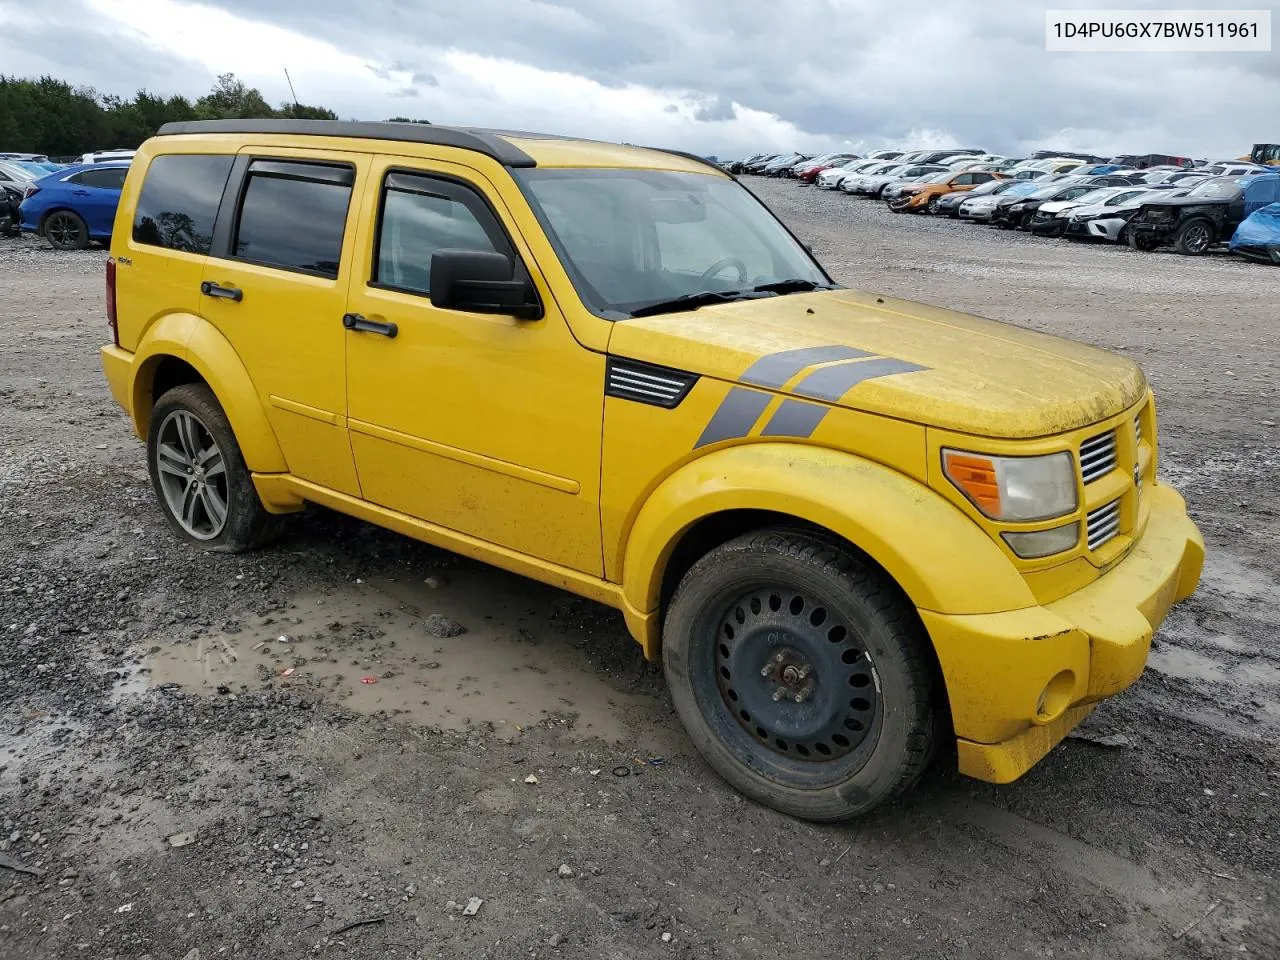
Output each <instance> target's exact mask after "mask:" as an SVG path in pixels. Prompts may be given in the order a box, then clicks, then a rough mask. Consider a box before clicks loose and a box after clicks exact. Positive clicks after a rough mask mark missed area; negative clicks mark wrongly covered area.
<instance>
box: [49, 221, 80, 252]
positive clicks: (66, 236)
mask: <svg viewBox="0 0 1280 960" xmlns="http://www.w3.org/2000/svg"><path fill="white" fill-rule="evenodd" d="M44 232H45V234H46V235H47V236H48V237H49V239H50V240H52V241H53V243H54V245H55V246H58V247H62V248H67V247H74V246H75V245H76V244H77V243H78V242H79V240H80V224H79V223H78V222H77V221H76V219H75V218H74V217H72V216H70V215H68V214H65V213H55V214H54V215H53V216H52V217H50V218H49V222H48V223H46V224H45V227H44Z"/></svg>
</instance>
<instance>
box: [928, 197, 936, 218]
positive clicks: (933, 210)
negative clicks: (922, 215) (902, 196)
mask: <svg viewBox="0 0 1280 960" xmlns="http://www.w3.org/2000/svg"><path fill="white" fill-rule="evenodd" d="M928 210H929V212H930V213H931V214H933V215H934V216H935V217H936V216H937V215H938V198H937V197H930V198H929V207H928Z"/></svg>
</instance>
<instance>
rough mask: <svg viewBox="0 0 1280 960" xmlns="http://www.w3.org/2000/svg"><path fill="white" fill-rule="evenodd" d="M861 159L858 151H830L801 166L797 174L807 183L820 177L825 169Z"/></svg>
mask: <svg viewBox="0 0 1280 960" xmlns="http://www.w3.org/2000/svg"><path fill="white" fill-rule="evenodd" d="M859 159H861V158H860V157H859V156H858V155H857V154H856V153H828V154H826V155H824V156H821V157H814V158H813V159H812V160H810V161H809V163H808V164H806V165H805V166H803V167H801V168H800V170H799V171H798V172H797V173H796V176H797V177H798V178H799V179H801V180H803V181H804V182H805V183H813V181H815V180H817V179H818V174H820V173H821V172H822V171H823V170H830V169H831V168H832V167H838V166H840V165H841V164H843V163H848V162H849V161H850V160H859Z"/></svg>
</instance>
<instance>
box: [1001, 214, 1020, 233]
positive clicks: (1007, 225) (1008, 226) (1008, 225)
mask: <svg viewBox="0 0 1280 960" xmlns="http://www.w3.org/2000/svg"><path fill="white" fill-rule="evenodd" d="M1017 226H1018V225H1017V224H1016V223H1014V222H1013V221H1012V220H1011V219H1009V218H1008V217H1006V218H1005V219H1003V220H1001V221H1000V229H1001V230H1013V229H1015V228H1016V227H1017Z"/></svg>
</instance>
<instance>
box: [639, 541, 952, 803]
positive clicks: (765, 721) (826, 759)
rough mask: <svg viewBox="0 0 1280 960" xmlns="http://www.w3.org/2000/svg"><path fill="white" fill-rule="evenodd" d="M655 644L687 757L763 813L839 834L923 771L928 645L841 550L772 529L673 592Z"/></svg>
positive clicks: (930, 673) (696, 571) (725, 553)
mask: <svg viewBox="0 0 1280 960" xmlns="http://www.w3.org/2000/svg"><path fill="white" fill-rule="evenodd" d="M663 637H664V639H663V663H664V666H665V668H666V675H667V682H668V684H669V685H670V688H671V695H672V699H673V701H674V703H675V706H676V710H677V712H678V713H679V715H680V719H681V721H682V722H683V723H684V725H685V728H686V729H687V730H688V732H689V736H690V737H691V739H692V740H693V742H694V745H695V746H697V748H698V750H699V752H700V753H701V754H702V756H703V757H704V758H705V759H706V760H707V762H708V763H709V764H710V765H711V766H712V767H713V768H714V769H715V770H716V772H717V773H719V774H720V775H721V776H722V777H723V778H724V779H725V780H727V781H728V782H729V783H730V784H731V785H732V786H734V787H735V788H737V789H738V790H740V791H741V792H742V793H744V794H746V795H747V796H749V797H751V798H752V799H754V800H756V801H758V802H760V803H763V804H765V805H766V806H769V807H772V808H774V809H776V810H779V811H781V812H783V813H787V814H790V815H792V816H796V817H800V818H803V819H807V820H818V821H831V820H846V819H849V818H852V817H856V816H859V815H861V814H864V813H866V812H868V811H869V810H871V809H873V808H874V807H876V806H877V805H878V804H880V803H882V802H884V801H886V800H888V799H890V798H892V797H894V796H896V795H898V794H900V793H902V792H903V791H905V790H907V789H909V788H910V787H912V786H913V785H914V784H915V783H916V781H917V780H918V779H919V778H920V776H921V774H922V773H923V772H924V770H925V768H926V767H927V766H928V763H929V760H930V758H931V757H932V754H933V750H934V746H935V741H936V736H935V706H934V690H935V679H934V677H935V667H934V661H933V658H932V653H931V651H930V649H929V645H928V640H927V638H926V637H925V634H924V631H923V628H922V626H921V625H920V622H919V620H918V619H917V616H916V613H915V611H914V610H913V609H912V607H911V606H910V604H909V603H908V602H907V600H906V598H905V597H903V596H902V595H901V593H900V592H899V591H898V589H897V587H896V586H895V585H894V584H893V583H891V582H889V581H887V580H886V578H885V577H884V575H883V574H882V573H880V572H879V571H877V570H873V569H870V568H869V567H867V566H866V565H865V564H864V563H863V562H862V561H860V560H858V559H857V558H856V557H855V556H854V555H853V554H852V553H850V552H849V551H847V550H846V549H844V548H842V547H840V546H837V545H833V544H830V543H827V542H824V541H823V540H820V539H817V538H815V537H812V536H809V535H807V534H804V533H799V532H795V531H790V530H783V529H775V530H766V531H761V532H757V533H752V534H748V535H746V536H743V537H739V538H738V539H736V540H732V541H730V542H729V543H726V544H723V545H722V546H720V547H717V548H715V549H714V550H712V551H711V552H710V553H708V554H707V555H706V556H704V557H703V558H702V559H701V560H699V561H698V562H697V563H695V564H694V565H693V567H692V568H691V569H690V570H689V572H688V574H686V575H685V577H684V579H683V580H682V581H681V583H680V586H679V588H678V589H677V591H676V594H675V596H674V598H673V599H672V601H671V604H670V606H669V608H668V610H667V615H666V620H665V624H664V633H663Z"/></svg>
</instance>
